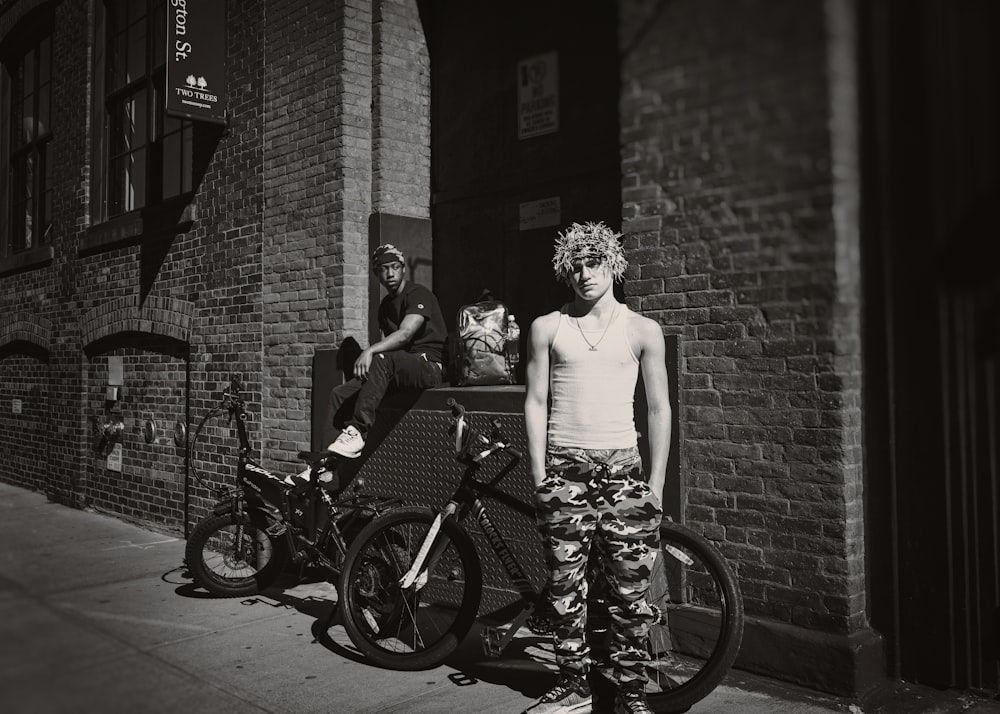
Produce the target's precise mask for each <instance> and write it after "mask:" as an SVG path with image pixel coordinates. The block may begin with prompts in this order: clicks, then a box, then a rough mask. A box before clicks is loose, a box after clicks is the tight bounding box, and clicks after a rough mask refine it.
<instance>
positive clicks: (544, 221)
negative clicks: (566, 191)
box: [518, 196, 562, 231]
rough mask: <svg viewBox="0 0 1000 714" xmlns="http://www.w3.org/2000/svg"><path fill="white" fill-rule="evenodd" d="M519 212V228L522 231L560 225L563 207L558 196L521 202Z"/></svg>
mask: <svg viewBox="0 0 1000 714" xmlns="http://www.w3.org/2000/svg"><path fill="white" fill-rule="evenodd" d="M518 214H519V218H520V224H519V229H520V230H522V231H530V230H532V229H533V228H547V227H548V226H558V225H559V224H560V223H561V222H562V207H561V205H560V202H559V197H558V196H553V197H552V198H543V199H540V200H538V201H526V202H525V203H522V204H519V205H518Z"/></svg>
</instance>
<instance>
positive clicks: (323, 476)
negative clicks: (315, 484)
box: [285, 466, 333, 486]
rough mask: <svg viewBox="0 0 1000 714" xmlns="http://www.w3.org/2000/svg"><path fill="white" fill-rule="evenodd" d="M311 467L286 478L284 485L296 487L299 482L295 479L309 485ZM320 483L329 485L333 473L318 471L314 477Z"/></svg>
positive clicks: (323, 470)
mask: <svg viewBox="0 0 1000 714" xmlns="http://www.w3.org/2000/svg"><path fill="white" fill-rule="evenodd" d="M311 468H312V467H311V466H307V467H306V468H305V469H304V470H303V471H302V472H301V473H297V474H295V475H294V476H286V477H285V483H287V484H288V485H289V486H298V485H299V481H296V480H295V479H301V480H302V481H304V482H306V483H309V477H310V469H311ZM316 478H317V479H318V480H319V481H320V482H321V483H330V482H331V481H333V472H332V471H327V470H326V469H320V470H319V476H317V477H316Z"/></svg>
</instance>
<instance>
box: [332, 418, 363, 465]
mask: <svg viewBox="0 0 1000 714" xmlns="http://www.w3.org/2000/svg"><path fill="white" fill-rule="evenodd" d="M364 448H365V440H364V438H363V437H362V436H361V432H359V431H358V430H357V429H355V428H354V426H353V425H351V426H348V427H347V428H346V429H344V430H343V431H342V432H340V436H338V437H337V440H336V441H334V442H333V443H332V444H330V445H329V446H328V447H327V449H329V450H330V451H332V452H334V453H335V454H340V455H341V456H346V457H347V458H349V459H356V458H358V457H359V456H361V450H362V449H364Z"/></svg>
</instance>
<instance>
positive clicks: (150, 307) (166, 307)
mask: <svg viewBox="0 0 1000 714" xmlns="http://www.w3.org/2000/svg"><path fill="white" fill-rule="evenodd" d="M193 315H194V305H193V304H192V303H190V302H188V301H187V300H178V299H177V298H169V297H154V296H150V297H147V298H146V301H145V302H144V303H143V304H142V305H140V304H139V297H138V296H137V295H132V296H128V297H121V298H117V299H115V300H111V301H109V302H106V303H103V304H101V305H98V306H97V307H95V308H93V309H92V310H91V311H90V312H88V313H87V314H86V315H85V316H84V318H83V335H82V337H83V344H84V346H85V347H86V346H89V345H90V344H92V343H94V342H96V341H97V340H100V339H102V338H105V337H110V336H111V335H117V334H121V333H124V332H142V333H146V334H150V335H160V336H162V337H169V338H171V339H174V340H178V341H180V342H184V343H189V342H190V341H191V319H192V316H193Z"/></svg>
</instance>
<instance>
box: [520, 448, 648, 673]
mask: <svg viewBox="0 0 1000 714" xmlns="http://www.w3.org/2000/svg"><path fill="white" fill-rule="evenodd" d="M535 502H536V509H537V514H538V525H539V531H540V532H541V534H542V539H543V546H544V550H545V558H546V564H547V565H548V569H549V588H550V595H551V598H552V608H553V610H554V615H553V627H554V630H555V639H556V661H557V663H558V665H559V668H560V669H561V670H562V671H564V672H572V673H574V674H581V675H582V674H585V673H586V672H587V671H588V669H589V667H590V664H591V652H590V647H589V645H588V643H587V637H586V627H587V593H588V582H587V567H588V563H589V562H590V550H591V546H592V545H594V544H595V543H596V544H597V545H598V547H600V548H602V549H603V557H602V558H600V562H601V563H602V564H603V573H604V575H605V577H606V580H607V585H608V587H607V590H608V592H607V593H606V597H607V599H608V600H609V604H610V608H609V609H610V614H611V619H610V623H609V624H610V628H611V630H612V638H611V642H610V665H611V670H610V671H608V672H607V674H608V675H610V676H611V677H612V678H613V679H614V680H615V681H617V682H623V681H628V680H634V679H645V674H644V670H643V664H644V663H645V662H646V661H647V660H648V658H649V657H648V654H647V652H646V648H645V646H644V640H645V637H646V634H647V632H648V631H649V626H650V624H651V623H652V621H653V619H654V618H655V617H656V613H655V612H654V610H653V609H652V608H651V607H650V606H649V605H648V604H647V603H646V601H645V600H644V596H645V594H646V591H647V590H648V589H649V578H650V575H651V572H652V568H653V563H654V561H655V558H656V551H657V549H658V547H659V526H660V518H661V515H662V512H661V509H660V506H659V501H658V498H657V497H656V496H654V495H653V492H652V491H651V490H650V488H649V486H648V485H646V482H645V480H644V478H643V474H642V464H641V461H640V459H639V453H638V450H636V449H634V448H633V449H609V450H603V449H602V450H584V449H565V448H557V447H555V448H550V450H549V452H548V454H547V455H546V474H545V479H544V480H543V481H542V483H541V484H539V486H538V487H537V488H536V490H535Z"/></svg>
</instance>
